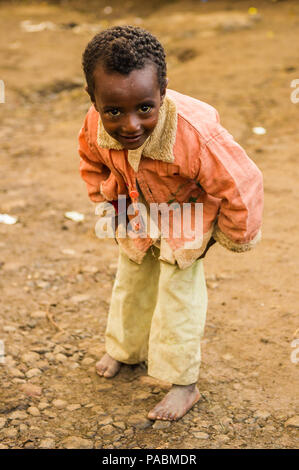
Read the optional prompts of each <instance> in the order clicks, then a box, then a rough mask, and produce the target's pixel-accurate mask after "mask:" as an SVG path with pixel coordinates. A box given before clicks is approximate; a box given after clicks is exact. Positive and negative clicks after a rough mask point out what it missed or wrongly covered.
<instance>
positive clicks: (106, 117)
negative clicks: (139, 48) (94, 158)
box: [94, 63, 166, 150]
mask: <svg viewBox="0 0 299 470" xmlns="http://www.w3.org/2000/svg"><path fill="white" fill-rule="evenodd" d="M94 83H95V92H94V95H95V103H94V105H95V108H96V110H97V111H98V112H99V113H100V116H101V120H102V122H103V126H104V128H105V130H106V131H107V132H108V134H109V135H111V137H113V138H114V139H115V140H117V141H118V142H119V143H120V144H121V145H122V146H123V147H124V148H125V149H127V150H134V149H137V148H138V147H140V146H141V145H142V144H143V143H144V142H145V140H146V139H147V138H148V137H149V136H150V134H151V133H152V132H153V130H154V128H155V126H156V124H157V122H158V117H159V109H160V106H161V105H162V102H163V98H164V96H165V91H166V90H164V93H161V91H160V87H159V83H158V77H157V69H156V67H155V65H154V64H150V63H149V64H147V65H145V66H144V68H142V69H140V70H133V71H132V72H131V73H130V74H129V75H122V74H120V73H118V72H108V71H106V70H105V69H104V68H103V66H102V65H101V64H99V65H98V66H97V67H96V69H95V71H94Z"/></svg>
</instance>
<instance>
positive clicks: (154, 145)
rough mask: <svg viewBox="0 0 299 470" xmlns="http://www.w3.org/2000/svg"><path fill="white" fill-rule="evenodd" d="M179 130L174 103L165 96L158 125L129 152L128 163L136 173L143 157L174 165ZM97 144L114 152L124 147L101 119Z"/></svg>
mask: <svg viewBox="0 0 299 470" xmlns="http://www.w3.org/2000/svg"><path fill="white" fill-rule="evenodd" d="M176 130H177V111H176V105H175V103H174V101H172V100H171V99H170V98H169V97H168V96H165V98H164V101H163V104H162V106H161V107H160V110H159V118H158V122H157V125H156V127H155V129H154V131H153V132H152V134H151V135H150V136H149V137H148V138H147V139H146V141H145V142H144V144H143V145H142V146H141V147H139V148H138V149H136V150H128V161H129V163H130V165H131V167H132V168H133V170H135V171H136V172H137V171H138V166H139V162H140V159H141V156H142V155H143V156H144V157H148V158H152V159H153V160H162V161H163V162H167V163H172V162H173V161H174V155H173V146H174V143H175V138H176ZM97 143H98V145H99V147H102V148H105V149H112V150H123V147H122V145H121V144H120V143H119V142H118V141H117V140H115V139H113V137H111V136H110V135H109V134H108V133H107V132H106V131H105V129H104V126H103V123H102V121H101V119H100V118H99V122H98V136H97Z"/></svg>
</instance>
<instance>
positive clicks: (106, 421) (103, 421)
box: [99, 416, 113, 426]
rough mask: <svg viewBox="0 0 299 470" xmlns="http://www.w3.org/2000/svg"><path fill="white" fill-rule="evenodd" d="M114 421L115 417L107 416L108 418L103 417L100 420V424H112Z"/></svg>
mask: <svg viewBox="0 0 299 470" xmlns="http://www.w3.org/2000/svg"><path fill="white" fill-rule="evenodd" d="M112 422H113V419H112V418H111V416H107V417H106V418H103V419H101V421H99V425H100V426H106V425H107V424H111V423H112Z"/></svg>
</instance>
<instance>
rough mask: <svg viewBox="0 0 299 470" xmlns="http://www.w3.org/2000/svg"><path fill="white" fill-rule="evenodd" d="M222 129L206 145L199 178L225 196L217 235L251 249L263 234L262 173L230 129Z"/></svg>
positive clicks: (230, 243) (233, 246) (229, 246)
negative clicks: (228, 130)
mask: <svg viewBox="0 0 299 470" xmlns="http://www.w3.org/2000/svg"><path fill="white" fill-rule="evenodd" d="M218 129H219V132H218V133H217V134H216V135H215V136H214V137H212V138H211V139H210V140H208V141H207V142H206V143H204V144H203V146H202V154H201V163H200V170H199V175H198V178H197V179H198V182H199V183H200V185H201V186H202V188H203V189H204V190H205V191H206V192H207V193H208V194H210V195H211V196H213V197H216V198H219V199H220V200H221V202H220V207H219V212H218V217H217V221H216V224H215V227H214V231H213V235H212V236H213V238H214V239H215V240H216V241H218V242H219V243H220V244H221V245H222V246H224V247H225V248H227V249H229V250H231V251H236V252H242V251H247V250H250V249H251V248H252V247H253V246H254V245H255V244H256V243H257V242H258V241H259V240H260V238H261V225H262V212H263V178H262V173H261V171H260V170H259V169H258V168H257V166H256V165H255V163H254V162H253V161H252V160H251V159H250V158H249V157H248V156H247V154H246V152H245V151H244V150H243V148H242V147H241V146H240V145H239V144H238V143H236V142H235V141H234V139H233V137H232V136H231V135H230V134H229V132H227V130H225V129H224V128H223V127H222V126H220V125H219V127H218Z"/></svg>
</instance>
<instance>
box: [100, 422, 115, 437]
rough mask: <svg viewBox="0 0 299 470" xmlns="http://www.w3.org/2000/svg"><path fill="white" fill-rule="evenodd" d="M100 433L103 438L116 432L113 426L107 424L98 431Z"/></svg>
mask: <svg viewBox="0 0 299 470" xmlns="http://www.w3.org/2000/svg"><path fill="white" fill-rule="evenodd" d="M100 432H101V434H103V435H104V436H105V435H106V436H107V435H110V434H113V433H115V432H116V429H115V428H114V427H113V426H111V424H107V425H106V426H103V427H102V428H101V431H100Z"/></svg>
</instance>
